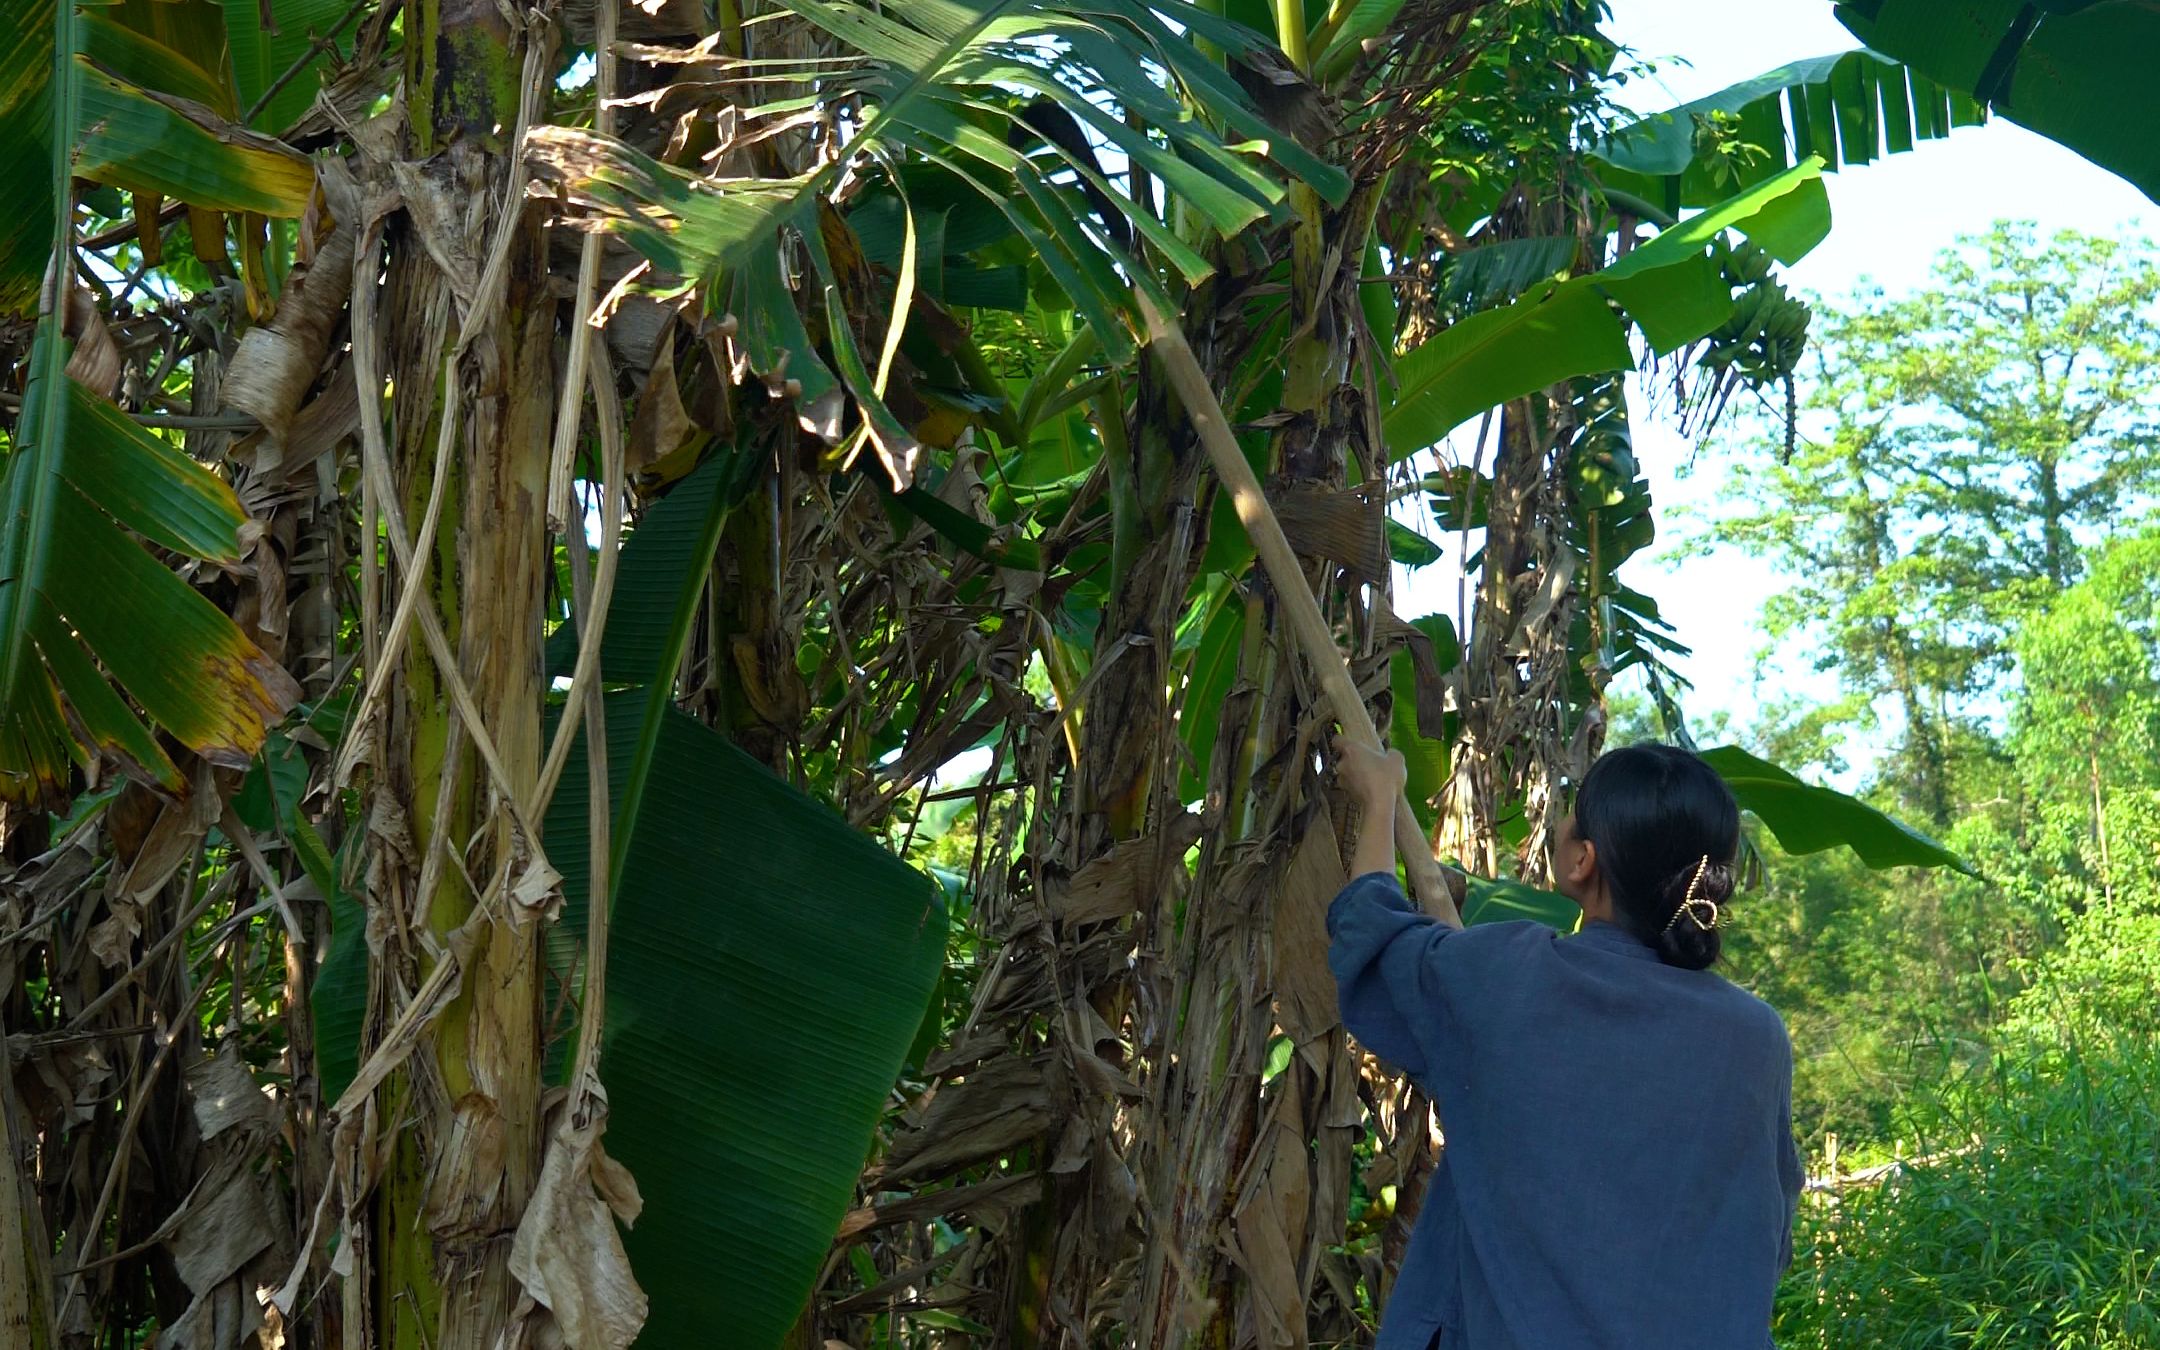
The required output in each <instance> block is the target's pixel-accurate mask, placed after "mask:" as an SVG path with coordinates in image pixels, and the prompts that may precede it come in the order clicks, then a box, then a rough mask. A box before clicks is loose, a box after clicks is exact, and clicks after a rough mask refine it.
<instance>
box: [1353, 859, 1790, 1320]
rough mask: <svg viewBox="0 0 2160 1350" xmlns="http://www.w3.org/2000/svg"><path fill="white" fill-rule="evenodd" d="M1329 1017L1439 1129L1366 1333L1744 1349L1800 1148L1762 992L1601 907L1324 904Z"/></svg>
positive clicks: (1763, 1301)
mask: <svg viewBox="0 0 2160 1350" xmlns="http://www.w3.org/2000/svg"><path fill="white" fill-rule="evenodd" d="M1328 937H1329V939H1330V945H1329V949H1328V965H1329V968H1330V969H1331V970H1332V971H1333V972H1334V975H1335V981H1336V988H1337V991H1338V994H1339V996H1340V999H1341V1004H1342V1019H1343V1025H1344V1026H1346V1027H1348V1028H1349V1030H1350V1033H1351V1034H1352V1035H1353V1036H1356V1037H1357V1038H1358V1039H1359V1040H1360V1041H1362V1042H1363V1043H1364V1044H1365V1046H1366V1047H1367V1048H1368V1049H1370V1050H1371V1051H1372V1052H1373V1053H1374V1054H1376V1055H1378V1056H1380V1057H1381V1058H1382V1059H1384V1060H1387V1061H1389V1062H1390V1063H1392V1064H1394V1065H1395V1066H1397V1067H1398V1068H1400V1069H1402V1070H1404V1071H1405V1072H1406V1073H1408V1074H1409V1075H1410V1077H1411V1080H1412V1081H1414V1082H1415V1083H1416V1084H1417V1085H1418V1087H1419V1088H1421V1089H1422V1090H1423V1091H1424V1092H1425V1094H1426V1095H1427V1096H1428V1097H1430V1098H1432V1100H1433V1101H1434V1103H1435V1104H1436V1105H1437V1106H1438V1109H1439V1113H1440V1120H1441V1127H1442V1129H1443V1131H1444V1132H1445V1135H1446V1147H1445V1148H1444V1149H1443V1150H1442V1153H1441V1159H1440V1165H1439V1169H1438V1170H1437V1171H1436V1172H1435V1173H1434V1175H1433V1178H1432V1183H1431V1185H1430V1187H1429V1188H1428V1190H1427V1192H1426V1195H1425V1202H1424V1208H1423V1209H1422V1210H1421V1211H1420V1213H1419V1215H1418V1219H1417V1224H1416V1227H1415V1228H1414V1229H1413V1230H1412V1233H1411V1238H1410V1247H1409V1250H1408V1252H1407V1253H1406V1254H1405V1255H1404V1257H1403V1264H1402V1271H1401V1274H1400V1275H1399V1276H1398V1278H1397V1280H1396V1282H1395V1288H1394V1292H1393V1294H1392V1295H1391V1296H1390V1297H1389V1299H1388V1303H1387V1309H1386V1315H1385V1316H1384V1317H1383V1318H1382V1320H1381V1326H1380V1337H1379V1340H1378V1342H1377V1343H1376V1345H1375V1347H1374V1350H1427V1347H1429V1346H1431V1345H1432V1344H1433V1343H1434V1338H1435V1336H1436V1335H1438V1334H1440V1333H1442V1332H1443V1331H1444V1332H1445V1335H1444V1336H1442V1337H1441V1341H1440V1343H1441V1344H1442V1345H1443V1346H1444V1348H1445V1350H1760V1347H1763V1346H1765V1345H1767V1344H1768V1343H1769V1335H1770V1331H1769V1329H1770V1310H1771V1300H1772V1298H1773V1296H1774V1294H1775V1292H1776V1288H1777V1282H1778V1276H1779V1274H1780V1273H1781V1272H1782V1271H1783V1270H1784V1269H1785V1267H1786V1266H1787V1265H1788V1264H1789V1263H1790V1262H1791V1260H1792V1221H1793V1213H1794V1209H1795V1206H1796V1205H1797V1204H1798V1201H1799V1195H1800V1186H1801V1181H1802V1175H1803V1174H1802V1172H1801V1170H1800V1155H1799V1151H1798V1150H1797V1149H1796V1148H1795V1147H1794V1145H1793V1136H1792V1043H1791V1041H1790V1040H1788V1039H1787V1037H1786V1034H1785V1024H1784V1023H1783V1022H1782V1021H1781V1020H1780V1019H1779V1017H1778V1015H1777V1013H1776V1012H1775V1011H1773V1010H1772V1009H1771V1008H1770V1006H1769V1005H1768V1004H1766V1003H1764V1002H1763V1001H1762V1000H1760V999H1758V998H1756V997H1755V996H1754V995H1753V994H1750V993H1748V992H1746V991H1745V990H1742V989H1740V988H1738V987H1737V986H1735V985H1733V984H1731V983H1730V982H1728V981H1726V980H1725V979H1723V978H1721V977H1720V976H1718V975H1716V974H1713V973H1711V972H1709V971H1699V970H1682V969H1680V968H1678V967H1677V966H1668V965H1666V964H1665V963H1664V962H1662V961H1660V960H1659V959H1658V955H1657V952H1656V951H1655V950H1654V949H1653V948H1651V947H1650V946H1648V945H1647V944H1645V943H1643V942H1642V941H1641V940H1640V939H1638V938H1636V937H1635V936H1633V935H1632V934H1630V933H1628V932H1627V931H1626V930H1625V929H1622V928H1618V927H1616V926H1614V925H1612V924H1608V923H1602V922H1598V923H1590V924H1586V925H1584V927H1583V929H1582V931H1581V932H1579V933H1577V934H1575V935H1574V936H1572V937H1561V936H1559V935H1557V934H1555V933H1554V932H1553V931H1552V930H1551V929H1549V928H1546V927H1544V926H1542V925H1540V924H1536V923H1530V922H1526V921H1525V922H1514V923H1495V924H1481V925H1479V926H1478V927H1475V928H1467V929H1454V928H1449V927H1447V926H1446V925H1444V924H1441V923H1437V922H1435V921H1434V920H1433V919H1431V918H1429V917H1427V916H1426V915H1424V914H1421V913H1418V912H1417V911H1416V910H1415V909H1413V908H1412V907H1411V905H1410V902H1409V900H1408V899H1407V897H1405V896H1404V894H1403V891H1402V887H1401V886H1400V885H1399V884H1398V883H1397V882H1396V880H1395V878H1394V876H1393V875H1391V874H1389V873H1384V872H1373V873H1368V874H1366V875H1364V876H1361V877H1357V878H1355V879H1354V880H1352V881H1351V883H1350V884H1349V885H1348V886H1346V887H1345V888H1344V889H1343V891H1342V893H1341V894H1340V895H1338V896H1336V898H1335V901H1334V903H1333V904H1332V905H1330V906H1329V907H1328Z"/></svg>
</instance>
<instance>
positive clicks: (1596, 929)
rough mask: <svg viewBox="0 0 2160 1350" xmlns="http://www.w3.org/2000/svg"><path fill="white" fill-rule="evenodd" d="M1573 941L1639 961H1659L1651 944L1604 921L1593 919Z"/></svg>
mask: <svg viewBox="0 0 2160 1350" xmlns="http://www.w3.org/2000/svg"><path fill="white" fill-rule="evenodd" d="M1572 940H1573V941H1575V942H1582V943H1587V944H1588V945H1590V946H1592V947H1598V948H1602V949H1603V950H1606V951H1610V952H1614V953H1617V954H1618V955H1621V956H1632V957H1634V958H1636V959H1637V960H1642V961H1655V960H1657V959H1658V954H1657V952H1656V951H1655V950H1654V949H1653V948H1652V947H1651V946H1650V944H1649V943H1647V942H1644V941H1643V940H1642V939H1641V938H1639V937H1636V936H1635V935H1634V934H1633V933H1630V932H1629V931H1628V930H1627V929H1625V928H1622V927H1620V926H1619V925H1618V924H1614V923H1607V922H1606V921H1605V920H1603V919H1591V920H1590V921H1588V922H1587V923H1585V924H1584V925H1583V926H1582V927H1581V928H1580V929H1578V930H1577V931H1576V933H1575V936H1574V937H1573V939H1572Z"/></svg>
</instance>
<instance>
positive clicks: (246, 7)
mask: <svg viewBox="0 0 2160 1350" xmlns="http://www.w3.org/2000/svg"><path fill="white" fill-rule="evenodd" d="M164 2H165V0H151V3H153V4H162V3H164ZM221 3H222V4H223V6H224V9H225V35H226V39H227V41H228V42H229V43H230V45H231V48H232V76H233V92H234V93H235V94H236V95H237V96H238V98H237V103H238V107H239V111H240V112H242V113H244V112H246V111H247V110H248V109H249V108H252V107H254V106H255V105H256V104H257V103H259V102H261V101H262V97H263V95H264V94H265V93H267V92H268V91H269V89H270V86H271V85H272V84H274V83H276V81H277V80H278V78H279V77H280V76H282V75H284V74H285V72H286V71H288V70H290V69H292V67H293V66H294V65H295V64H296V63H297V62H299V61H300V59H301V58H302V57H307V58H308V61H307V65H306V66H304V67H302V69H301V70H300V72H299V73H298V74H297V75H294V76H293V77H292V78H291V79H290V80H287V81H286V83H285V87H284V88H283V89H280V90H279V91H278V92H277V93H275V94H272V95H270V101H269V102H268V103H267V104H265V105H264V106H263V110H262V111H261V112H259V113H257V114H256V115H255V116H254V118H253V119H251V120H250V121H249V123H248V125H249V126H251V127H253V128H254V129H255V130H257V131H262V132H268V133H270V134H271V135H276V134H278V133H280V132H282V131H284V130H285V129H286V128H288V127H290V126H291V125H292V124H293V123H294V122H297V121H299V120H300V116H301V114H303V113H305V112H306V111H307V110H308V105H309V104H311V103H313V102H314V101H315V94H316V92H317V90H318V89H319V88H320V85H321V80H320V76H319V72H321V71H325V70H329V69H331V68H332V67H333V66H334V65H335V63H336V61H337V59H338V58H339V57H340V56H342V55H344V54H345V53H347V52H350V51H351V50H352V43H351V41H350V40H349V39H340V40H337V41H334V42H331V43H328V44H326V45H325V46H324V48H323V49H322V50H321V51H315V50H314V48H315V40H316V39H317V38H318V37H319V36H321V35H323V34H326V33H328V32H329V31H330V29H331V27H332V26H333V25H334V24H336V23H337V22H338V21H339V20H340V19H342V18H344V17H345V12H346V11H347V10H348V9H350V8H351V7H352V6H351V5H350V3H349V2H348V0H271V3H270V16H271V18H272V19H273V20H275V21H276V22H275V30H274V31H273V30H272V29H271V28H267V27H265V26H264V25H263V21H262V12H263V5H262V0H221ZM348 31H350V30H348ZM311 52H313V55H310V53H311ZM238 115H239V114H238V113H235V114H234V116H235V117H236V118H237V117H238Z"/></svg>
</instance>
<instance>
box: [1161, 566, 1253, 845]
mask: <svg viewBox="0 0 2160 1350" xmlns="http://www.w3.org/2000/svg"><path fill="white" fill-rule="evenodd" d="M1222 589H1223V593H1222V595H1221V596H1220V597H1219V598H1218V599H1217V600H1216V601H1215V609H1214V612H1213V613H1212V614H1211V615H1210V616H1209V617H1208V621H1207V626H1206V627H1205V628H1203V629H1202V630H1201V632H1200V645H1199V647H1198V648H1196V649H1195V650H1194V652H1193V656H1192V668H1191V670H1190V672H1189V673H1188V674H1187V675H1186V678H1185V697H1184V699H1183V700H1182V701H1181V702H1180V703H1179V704H1178V715H1177V718H1178V738H1179V739H1180V740H1181V741H1183V742H1184V745H1185V762H1184V763H1183V764H1182V765H1180V766H1179V768H1178V798H1179V800H1181V801H1185V802H1197V801H1199V800H1200V799H1201V798H1202V797H1205V796H1206V795H1207V775H1208V762H1209V760H1210V759H1211V758H1212V757H1213V755H1214V753H1215V737H1216V734H1217V732H1218V730H1219V729H1220V727H1221V725H1222V709H1223V700H1224V699H1226V698H1228V697H1229V696H1230V690H1231V689H1232V688H1233V687H1234V686H1235V685H1236V683H1237V673H1238V653H1239V652H1240V651H1241V650H1242V649H1243V647H1244V645H1245V600H1244V597H1243V596H1242V595H1241V594H1239V593H1238V591H1237V590H1235V589H1234V588H1232V587H1230V586H1228V585H1227V584H1225V585H1224V586H1223V588H1222Z"/></svg>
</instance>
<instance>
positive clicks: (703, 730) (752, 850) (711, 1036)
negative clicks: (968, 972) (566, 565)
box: [545, 691, 945, 1347]
mask: <svg viewBox="0 0 2160 1350" xmlns="http://www.w3.org/2000/svg"><path fill="white" fill-rule="evenodd" d="M645 715H646V709H645V700H644V697H643V694H642V691H632V692H630V693H624V694H616V695H613V696H611V697H610V698H609V699H608V701H607V713H606V719H605V720H606V722H607V732H608V765H609V771H610V773H609V776H610V778H611V780H612V782H611V790H612V792H613V793H614V796H615V799H616V801H617V802H618V803H621V802H622V801H623V800H624V799H625V797H626V795H627V792H628V788H629V783H628V778H629V775H630V773H631V767H632V765H633V763H634V761H635V758H636V755H637V743H638V741H639V739H640V733H641V732H642V731H643V730H644V722H643V719H644V717H645ZM649 765H650V767H649V769H648V770H647V778H648V784H647V786H646V790H645V792H644V794H643V799H644V802H645V806H644V807H643V809H642V810H641V811H640V812H639V814H638V818H637V820H636V821H635V822H634V823H631V822H628V821H625V820H623V819H622V817H621V815H620V813H618V816H617V820H616V828H617V829H619V830H624V831H625V832H626V833H628V834H629V836H630V847H629V852H628V862H627V866H626V867H625V868H624V870H623V873H622V878H621V886H620V888H619V890H618V891H617V893H616V895H615V900H614V905H613V909H612V911H611V912H612V920H611V923H612V926H611V927H610V929H609V933H608V979H607V990H608V999H607V1034H606V1040H605V1054H604V1057H603V1059H602V1061H601V1073H602V1076H603V1077H604V1079H605V1080H606V1082H607V1086H608V1100H609V1114H608V1135H607V1146H608V1152H609V1153H610V1154H611V1155H613V1156H614V1157H615V1158H616V1159H617V1160H618V1161H620V1162H622V1163H623V1164H625V1165H626V1166H628V1167H629V1168H630V1171H631V1173H632V1175H634V1176H635V1177H636V1178H637V1180H638V1184H639V1187H640V1189H641V1190H642V1192H643V1194H644V1197H645V1209H644V1213H643V1214H642V1215H640V1216H639V1218H638V1221H637V1226H636V1227H635V1228H634V1229H633V1230H632V1231H631V1232H630V1233H629V1234H628V1235H627V1238H626V1243H627V1245H628V1248H629V1252H630V1260H631V1266H632V1268H633V1269H634V1270H635V1271H636V1273H637V1279H638V1282H639V1283H640V1284H641V1285H642V1286H644V1289H645V1292H646V1293H647V1294H648V1295H649V1296H650V1298H651V1300H652V1312H651V1317H650V1319H649V1320H648V1321H647V1323H646V1326H645V1332H644V1335H643V1336H642V1337H640V1339H639V1344H640V1345H646V1346H655V1347H673V1346H706V1345H710V1346H728V1347H738V1346H739V1347H768V1346H777V1345H779V1344H780V1343H781V1340H782V1338H783V1337H784V1336H785V1335H786V1333H787V1331H788V1328H789V1327H790V1326H791V1325H792V1324H793V1322H794V1320H795V1318H796V1316H797V1315H798V1314H799V1313H800V1312H801V1310H802V1307H803V1304H804V1301H805V1300H806V1299H807V1298H808V1297H809V1294H810V1288H811V1285H812V1284H813V1283H814V1282H815V1280H816V1278H817V1273H818V1268H819V1265H820V1263H821V1262H822V1261H823V1259H824V1257H825V1253H826V1251H827V1250H828V1249H829V1248H830V1247H831V1245H832V1240H833V1235H834V1233H835V1232H836V1231H837V1230H838V1228H839V1225H840V1220H841V1218H842V1216H843V1215H844V1214H845V1213H846V1211H847V1207H848V1203H849V1200H850V1198H851V1196H852V1195H853V1192H854V1185H855V1178H856V1175H857V1174H858V1172H859V1171H860V1170H861V1168H862V1164H863V1160H864V1158H865V1156H866V1155H867V1154H868V1152H869V1148H870V1142H871V1136H872V1132H873V1130H874V1129H875V1127H876V1124H877V1121H878V1118H879V1116H880V1114H881V1113H882V1111H883V1108H884V1105H885V1100H886V1096H887V1094H888V1093H889V1092H890V1091H891V1089H892V1085H893V1078H894V1076H895V1075H896V1074H897V1073H898V1072H899V1069H900V1065H901V1062H902V1059H903V1058H904V1057H905V1055H906V1054H907V1050H908V1046H909V1044H910V1042H911V1041H912V1040H913V1038H914V1035H915V1031H916V1028H917V1027H918V1026H919V1025H920V1023H921V1021H922V1017H923V1010H924V1008H925V1007H926V1006H927V1005H928V1002H929V998H930V993H931V990H932V988H933V987H934V986H935V985H936V983H937V978H938V974H939V972H940V970H941V969H942V967H943V960H944V945H945V912H944V908H943V906H942V903H941V901H940V893H939V890H938V888H937V886H936V885H935V884H933V883H932V882H931V880H930V879H929V878H928V877H926V876H924V875H923V874H921V873H919V872H917V871H915V870H914V869H912V868H910V867H908V866H907V865H906V864H905V863H902V862H901V861H900V860H899V859H897V858H895V857H893V856H892V855H891V854H889V853H886V852H885V851H884V850H883V849H881V848H879V847H878V846H877V845H876V844H875V843H873V842H872V841H871V840H870V839H868V838H867V837H866V836H864V835H863V834H861V833H860V832H859V831H856V830H854V829H851V828H850V827H849V826H848V824H847V822H846V821H844V820H842V819H841V818H840V817H839V816H837V815H835V814H833V813H832V812H830V811H829V810H827V809H826V808H825V807H824V806H822V805H820V804H818V803H816V802H813V801H811V800H809V799H808V798H806V797H804V796H803V795H802V794H801V793H799V792H797V791H795V790H794V789H793V788H792V787H789V786H788V785H787V784H785V783H782V782H781V781H780V780H778V779H776V778H774V777H773V776H772V775H771V774H770V773H769V772H767V771H766V770H765V769H764V768H763V767H761V766H759V765H758V764H756V763H755V762H753V761H752V760H751V759H750V758H749V757H748V756H746V755H744V754H742V753H741V752H740V751H738V750H736V749H735V748H734V747H733V746H732V745H730V744H728V743H727V740H726V739H725V738H724V737H722V736H720V735H719V734H718V733H716V732H714V731H712V730H710V729H709V728H707V727H705V726H703V725H701V724H700V723H698V722H695V721H693V720H692V719H690V718H688V717H685V716H683V715H682V714H680V713H678V712H675V711H674V710H673V709H672V708H670V709H667V710H666V711H664V712H663V713H662V726H661V728H660V729H659V735H658V736H657V738H656V741H655V753H653V755H652V757H651V759H650V761H649ZM585 784H586V770H585V765H584V756H583V753H582V751H580V752H579V753H578V754H575V755H573V756H572V759H571V763H570V766H569V769H568V771H567V772H566V773H565V774H564V776H563V786H562V790H561V791H560V792H559V793H558V794H557V796H556V799H555V802H554V803H553V805H552V806H551V807H550V808H549V811H548V818H547V823H546V826H545V831H546V837H547V849H548V858H549V860H550V861H551V862H553V863H554V864H555V866H556V867H558V868H559V869H560V870H561V871H562V874H563V885H564V893H565V895H566V896H567V897H568V898H569V908H568V909H567V910H566V911H565V913H566V919H567V921H568V922H569V923H571V924H572V925H573V926H574V925H577V924H580V923H581V922H582V905H583V898H584V895H585V892H586V885H587V879H588V877H589V876H590V874H591V868H592V859H591V858H589V857H588V856H587V853H586V847H585V841H586V832H585V811H586V802H585Z"/></svg>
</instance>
